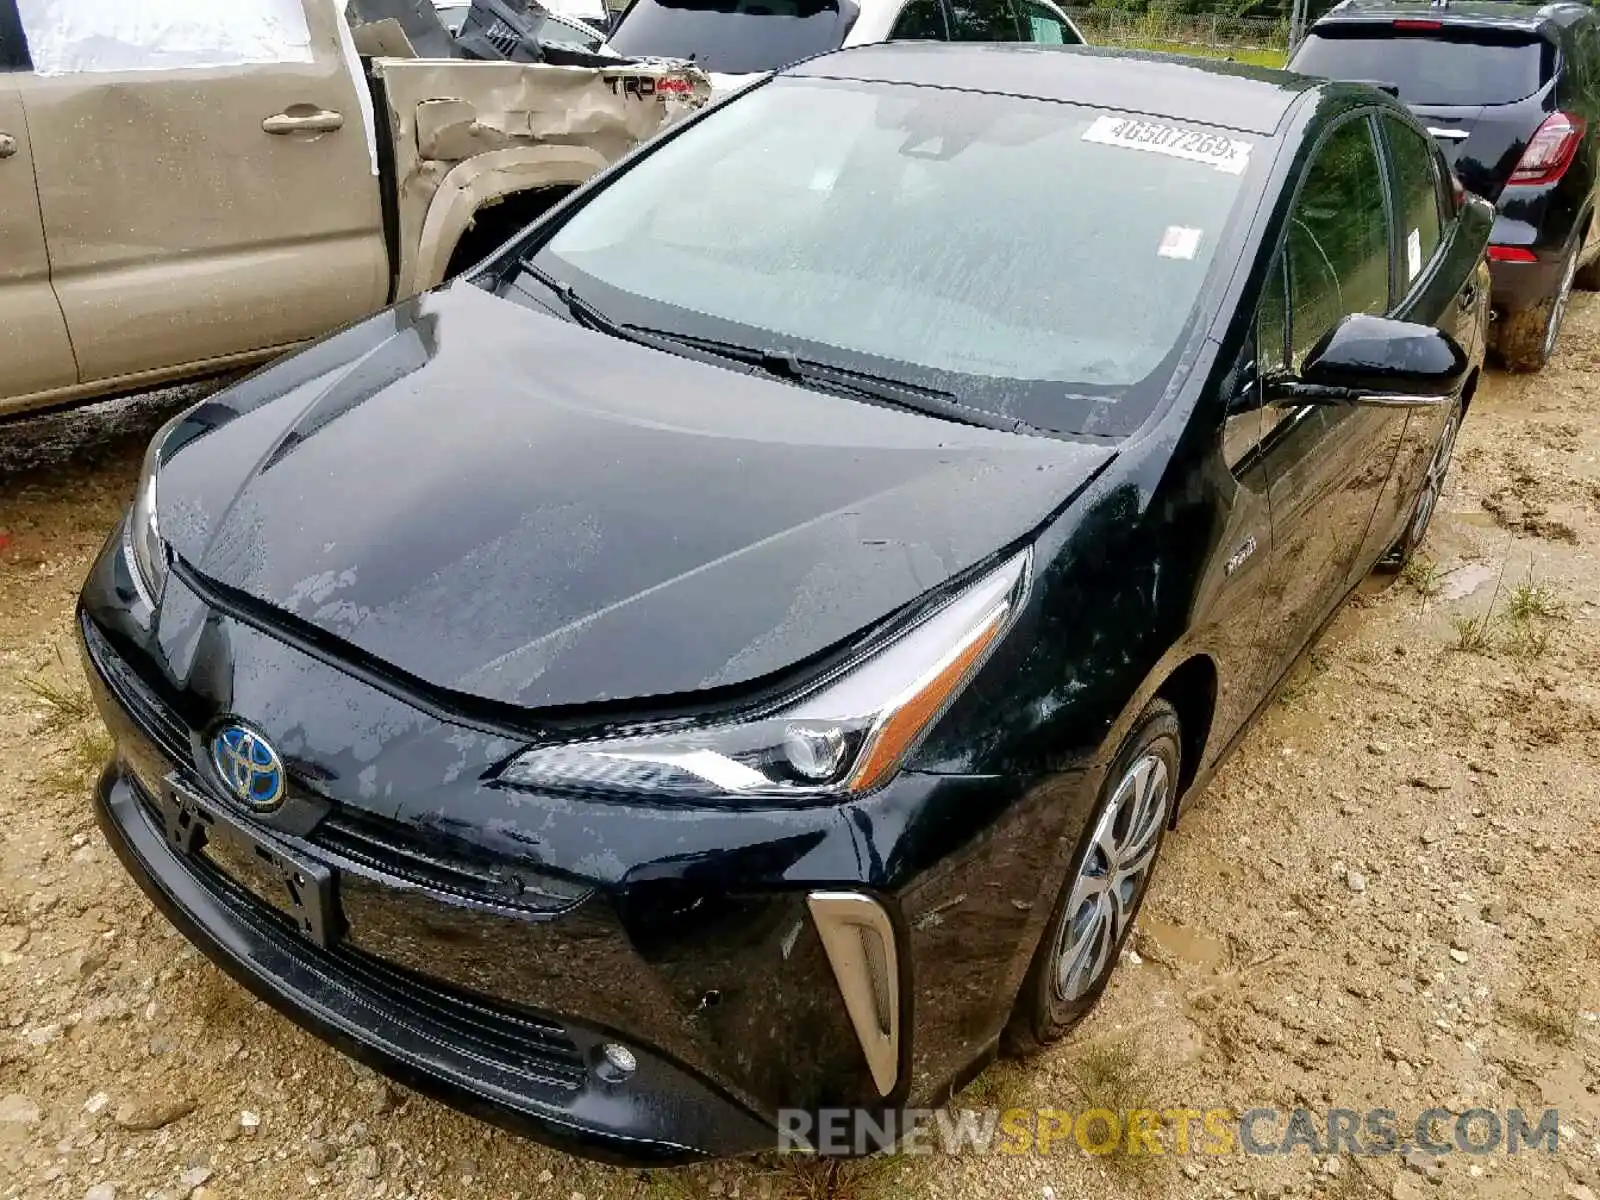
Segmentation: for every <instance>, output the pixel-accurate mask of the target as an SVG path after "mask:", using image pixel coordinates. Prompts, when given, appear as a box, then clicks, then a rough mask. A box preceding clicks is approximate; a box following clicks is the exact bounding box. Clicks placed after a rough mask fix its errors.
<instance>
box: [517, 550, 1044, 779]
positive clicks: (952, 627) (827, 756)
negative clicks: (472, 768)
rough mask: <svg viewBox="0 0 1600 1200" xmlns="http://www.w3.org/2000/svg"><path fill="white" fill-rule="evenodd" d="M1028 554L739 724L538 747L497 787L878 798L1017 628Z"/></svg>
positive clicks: (1029, 562) (518, 760) (679, 729)
mask: <svg viewBox="0 0 1600 1200" xmlns="http://www.w3.org/2000/svg"><path fill="white" fill-rule="evenodd" d="M1031 564H1032V552H1031V551H1026V550H1025V551H1023V552H1022V553H1021V554H1018V555H1016V556H1015V557H1014V558H1011V559H1010V560H1008V561H1007V562H1006V563H1005V564H1004V565H1003V566H1001V567H1000V568H998V569H997V570H995V571H993V572H991V573H990V574H988V575H986V576H984V577H983V578H982V579H980V580H978V582H976V583H974V584H972V585H971V586H970V587H968V588H966V589H964V590H963V591H961V592H960V593H958V594H957V595H956V596H955V597H954V598H953V599H951V600H950V601H949V602H948V603H946V604H944V605H942V606H941V607H939V608H938V609H937V610H935V611H934V612H933V613H932V614H930V615H929V616H927V617H926V618H924V619H923V620H921V621H919V622H918V623H917V624H916V625H914V626H913V627H912V628H911V629H909V630H907V631H906V632H905V633H903V634H901V635H900V636H899V637H897V638H896V639H895V640H893V641H892V642H890V643H889V644H888V645H886V646H883V647H882V648H880V649H878V650H877V651H876V652H875V653H873V654H872V655H871V656H870V657H868V658H866V659H864V660H862V661H859V662H856V663H853V664H850V665H848V666H846V667H845V668H843V669H842V670H841V671H840V672H838V673H837V674H835V675H833V676H831V677H829V678H827V679H824V680H823V681H822V682H821V683H820V684H818V685H817V686H816V687H814V688H813V689H812V690H811V691H809V692H807V693H806V694H804V695H802V696H800V697H798V698H796V699H793V700H790V701H788V702H786V703H784V704H783V705H781V706H779V707H777V708H775V709H774V710H773V711H771V712H770V713H762V714H757V715H755V716H754V717H752V718H750V719H748V720H745V721H740V722H737V723H719V724H710V725H699V726H692V727H686V728H677V729H673V730H671V731H669V732H660V733H651V734H645V735H639V736H629V737H616V738H606V739H600V740H595V741H582V742H567V743H563V744H560V745H548V746H536V747H533V748H532V749H529V750H527V751H525V752H524V753H522V754H520V755H519V756H518V757H516V758H515V759H513V760H512V761H511V763H510V764H509V765H507V767H506V768H505V769H504V770H503V771H502V772H501V773H500V776H499V778H500V780H501V781H502V782H505V783H510V784H515V785H518V786H521V787H528V788H538V789H540V790H542V791H567V792H581V793H609V794H613V795H618V796H625V797H631V796H638V797H645V796H649V797H655V798H660V799H668V800H697V799H717V798H723V799H732V798H739V797H751V798H770V799H778V800H804V799H809V798H819V797H830V796H831V797H840V798H843V797H848V796H852V795H859V794H861V793H864V792H868V791H871V790H872V789H873V788H876V787H878V786H879V785H881V784H883V783H885V782H886V781H887V780H888V779H889V778H891V777H892V776H893V775H894V773H895V772H896V771H897V770H898V769H899V767H900V764H901V763H902V762H904V761H905V758H906V756H907V755H908V754H909V753H910V752H911V751H912V750H913V749H914V748H915V747H916V745H917V743H918V742H919V741H921V739H922V736H923V734H925V733H926V732H927V731H928V729H929V728H930V727H931V726H932V725H933V723H934V722H935V721H936V720H938V718H939V717H940V716H941V715H942V714H943V713H944V711H945V710H946V709H947V708H948V707H949V706H950V703H951V701H952V700H954V699H955V698H956V696H958V695H959V694H960V692H961V690H962V688H963V687H965V686H966V684H967V681H968V680H970V679H971V678H972V676H973V675H974V673H976V671H977V670H978V668H979V667H980V666H982V665H983V662H984V660H985V659H986V658H987V657H988V656H989V653H990V651H991V650H993V649H994V647H995V645H996V644H998V642H999V641H1000V638H1001V636H1002V635H1003V634H1004V633H1005V632H1006V630H1007V629H1009V628H1010V627H1011V624H1012V622H1013V621H1014V620H1015V618H1016V614H1017V611H1018V610H1019V608H1020V607H1021V603H1022V600H1023V597H1024V595H1025V594H1026V591H1027V587H1028V577H1029V572H1030V568H1031Z"/></svg>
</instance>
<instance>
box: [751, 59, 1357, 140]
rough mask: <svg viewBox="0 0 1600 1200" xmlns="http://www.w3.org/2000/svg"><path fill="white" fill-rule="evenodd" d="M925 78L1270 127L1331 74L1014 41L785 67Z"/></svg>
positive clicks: (809, 72) (1247, 127)
mask: <svg viewBox="0 0 1600 1200" xmlns="http://www.w3.org/2000/svg"><path fill="white" fill-rule="evenodd" d="M779 74H782V75H792V76H800V77H811V78H821V79H853V80H860V81H863V82H875V83H907V84H921V85H923V86H926V87H945V88H955V89H960V90H963V91H978V92H992V93H996V94H1001V95H1011V96H1025V97H1029V98H1032V99H1037V100H1056V101H1061V102H1063V103H1068V104H1086V105H1091V106H1094V107H1097V108H1111V109H1120V110H1121V111H1123V112H1139V113H1145V114H1148V115H1150V116H1159V117H1173V118H1179V119H1182V120H1185V121H1191V122H1197V123H1199V124H1202V125H1220V126H1225V127H1227V128H1230V129H1236V130H1239V131H1241V132H1244V133H1256V134H1272V133H1274V132H1276V131H1277V128H1278V125H1279V123H1280V122H1281V121H1282V119H1283V115H1284V113H1286V112H1287V111H1288V110H1289V107H1290V106H1291V105H1292V104H1293V103H1294V102H1295V100H1296V98H1297V97H1298V96H1299V95H1300V94H1301V93H1302V92H1305V91H1308V90H1311V89H1315V88H1323V87H1327V86H1329V85H1328V84H1327V82H1326V81H1324V80H1318V79H1309V78H1307V77H1305V76H1302V75H1292V74H1290V73H1289V72H1287V71H1274V70H1270V69H1268V68H1266V67H1252V66H1247V65H1244V64H1241V63H1228V62H1220V61H1217V60H1214V59H1200V58H1186V57H1182V56H1179V55H1175V54H1150V53H1145V52H1142V51H1133V50H1114V49H1105V48H1099V47H1087V46H1045V45H1033V44H1027V43H1012V42H887V43H876V44H873V45H870V46H856V47H853V48H851V49H847V50H838V51H835V52H834V53H832V54H823V55H819V56H817V57H816V58H809V59H806V60H805V61H803V62H800V63H796V64H795V65H794V66H792V67H788V68H785V69H784V70H783V71H781V72H779Z"/></svg>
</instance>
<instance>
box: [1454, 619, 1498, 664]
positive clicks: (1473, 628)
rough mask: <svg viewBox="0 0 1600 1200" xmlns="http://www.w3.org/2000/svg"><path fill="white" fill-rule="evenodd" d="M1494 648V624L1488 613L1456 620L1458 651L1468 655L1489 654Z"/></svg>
mask: <svg viewBox="0 0 1600 1200" xmlns="http://www.w3.org/2000/svg"><path fill="white" fill-rule="evenodd" d="M1493 648H1494V624H1493V620H1492V618H1491V617H1490V615H1489V614H1488V613H1485V614H1484V615H1483V616H1481V617H1457V618H1456V649H1457V650H1461V651H1463V652H1465V653H1467V654H1487V653H1489V651H1490V650H1491V649H1493Z"/></svg>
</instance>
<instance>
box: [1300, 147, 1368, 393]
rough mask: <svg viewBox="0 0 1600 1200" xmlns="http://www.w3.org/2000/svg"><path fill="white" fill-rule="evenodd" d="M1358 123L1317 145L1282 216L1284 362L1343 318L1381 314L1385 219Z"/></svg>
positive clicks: (1302, 350)
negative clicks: (1285, 227)
mask: <svg viewBox="0 0 1600 1200" xmlns="http://www.w3.org/2000/svg"><path fill="white" fill-rule="evenodd" d="M1381 171H1382V168H1381V167H1380V165H1379V160H1378V153H1377V148H1376V147H1375V146H1374V145H1373V141H1372V126H1371V123H1370V122H1369V121H1368V120H1367V119H1366V118H1364V117H1360V118H1357V119H1355V120H1351V121H1346V122H1345V123H1344V124H1343V125H1341V126H1339V128H1338V129H1337V130H1335V131H1334V133H1333V134H1332V136H1330V137H1329V138H1328V140H1327V141H1326V142H1324V143H1323V145H1322V146H1321V148H1320V149H1319V150H1318V151H1317V155H1316V158H1315V159H1314V160H1313V161H1312V163H1311V167H1310V169H1309V170H1308V171H1307V172H1306V176H1305V182H1304V184H1303V185H1302V187H1301V189H1300V193H1299V195H1298V196H1297V197H1296V198H1295V203H1294V207H1293V209H1292V210H1291V212H1290V215H1289V232H1288V238H1287V247H1288V255H1289V306H1290V314H1291V315H1290V328H1291V336H1290V356H1291V364H1292V366H1293V367H1294V369H1295V370H1299V369H1300V367H1301V366H1302V365H1303V363H1304V361H1305V356H1306V352H1307V351H1309V350H1310V349H1311V348H1312V347H1313V346H1315V345H1316V344H1317V342H1318V341H1320V340H1321V339H1322V337H1323V335H1324V334H1326V333H1327V332H1328V331H1329V330H1330V329H1332V328H1333V327H1334V326H1335V325H1337V324H1338V323H1339V321H1340V320H1341V319H1343V318H1344V317H1346V316H1348V315H1349V314H1351V313H1383V312H1387V311H1388V310H1389V213H1388V206H1387V205H1386V203H1385V201H1384V195H1383V177H1382V174H1381Z"/></svg>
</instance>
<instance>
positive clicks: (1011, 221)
mask: <svg viewBox="0 0 1600 1200" xmlns="http://www.w3.org/2000/svg"><path fill="white" fill-rule="evenodd" d="M1254 146H1255V143H1254V142H1253V141H1251V140H1249V139H1247V138H1245V137H1242V136H1241V135H1238V134H1236V133H1234V132H1232V131H1228V130H1218V129H1214V128H1211V127H1206V126H1196V125H1186V124H1184V123H1182V122H1180V121H1177V120H1173V121H1156V120H1153V119H1149V118H1142V117H1136V116H1132V115H1129V114H1115V113H1110V114H1108V113H1106V112H1105V111H1104V110H1102V109H1095V108H1088V107H1080V106H1076V105H1070V104H1060V103H1050V102H1045V101H1039V100H1032V99H1027V98H1022V97H1015V96H1006V95H996V94H990V93H981V92H962V91H952V90H950V89H945V88H925V87H917V86H911V85H887V84H875V83H874V84H868V83H857V82H853V81H845V80H821V79H809V78H793V77H780V78H778V79H776V80H774V81H772V82H770V83H767V84H765V85H763V86H762V87H760V88H757V89H753V90H752V91H750V92H747V93H745V94H744V95H742V96H740V97H738V98H736V99H734V100H732V101H729V102H727V103H725V104H724V105H723V106H722V107H720V108H719V109H717V110H716V111H714V112H712V113H710V114H708V115H707V116H706V117H705V118H703V119H702V120H701V121H699V122H697V123H696V124H695V126H694V127H693V128H692V129H690V130H687V131H686V132H685V133H683V134H682V135H680V136H678V137H676V138H674V139H672V140H670V141H668V142H667V143H665V144H664V145H662V146H660V147H659V148H658V149H657V150H656V151H655V152H654V153H651V154H650V155H648V156H647V157H646V158H644V159H643V160H642V161H640V162H639V163H638V164H637V165H636V166H634V167H633V168H632V169H630V170H629V171H627V172H626V173H625V174H623V175H621V176H619V177H618V178H617V179H616V180H615V181H614V182H613V183H611V184H610V185H609V186H607V187H606V188H604V189H602V190H600V191H598V192H596V193H595V194H594V195H593V197H592V199H590V200H589V201H588V203H586V204H585V205H584V206H583V207H581V208H580V209H578V210H577V211H576V212H575V213H574V214H573V215H572V216H571V217H570V218H569V219H568V220H567V221H566V222H565V223H564V224H563V225H562V226H561V228H560V229H559V230H558V231H557V232H556V233H555V234H554V235H553V236H552V237H551V238H550V240H549V241H548V242H547V243H546V244H545V245H544V247H543V248H542V249H541V250H539V251H538V252H537V253H536V256H535V257H534V259H533V265H534V266H535V267H537V268H538V269H540V270H541V271H542V272H543V273H545V274H546V275H547V276H549V277H553V278H555V279H558V280H559V281H562V282H565V283H567V284H569V285H570V286H571V287H572V289H573V290H574V292H575V293H577V294H579V295H581V296H583V297H584V298H586V299H589V300H591V301H592V302H593V303H594V304H595V305H596V306H597V307H599V308H601V309H603V310H604V311H605V312H606V313H607V314H608V315H609V316H611V317H612V318H613V319H615V320H618V321H625V322H628V323H631V324H634V325H637V326H641V327H644V328H647V329H655V330H672V331H678V332H682V333H689V332H692V333H694V334H695V335H697V336H699V337H701V338H710V337H715V338H718V339H720V340H723V341H736V342H738V343H740V344H741V345H744V346H747V347H758V348H764V349H772V350H782V351H786V352H789V353H793V354H795V355H797V356H800V357H804V358H808V359H813V360H821V361H826V362H829V363H832V364H838V365H843V366H847V367H849V368H850V369H854V370H857V371H862V372H868V371H870V372H872V373H874V374H877V375H880V376H881V375H892V376H894V377H895V378H896V379H899V380H905V381H911V382H914V383H916V384H917V385H919V386H923V387H931V388H937V389H939V390H940V391H942V392H945V393H947V394H949V395H950V396H951V397H953V398H954V399H956V400H957V401H958V402H959V403H963V404H970V405H972V406H974V407H978V408H982V409H985V410H987V411H989V412H992V413H998V414H1001V415H1004V416H1008V417H1013V418H1015V419H1018V420H1021V421H1023V422H1025V423H1027V424H1029V425H1034V426H1039V427H1042V428H1046V429H1052V430H1057V431H1061V432H1095V433H1106V434H1110V435H1118V434H1122V433H1127V432H1131V431H1132V430H1133V429H1135V428H1137V427H1138V425H1139V424H1140V423H1141V422H1142V421H1143V419H1144V418H1145V417H1146V416H1147V415H1148V414H1149V411H1150V409H1151V407H1152V406H1153V405H1154V404H1155V403H1156V401H1157V399H1158V398H1159V396H1160V393H1161V391H1162V388H1163V386H1164V384H1165V383H1166V381H1168V380H1169V379H1170V378H1171V376H1172V373H1173V372H1174V371H1175V370H1176V369H1177V366H1176V364H1177V361H1178V359H1179V357H1180V351H1181V349H1182V346H1183V345H1184V344H1185V339H1186V337H1187V336H1188V332H1189V330H1190V328H1191V325H1192V324H1193V322H1194V320H1195V314H1196V312H1197V307H1198V304H1199V300H1200V296H1201V292H1202V288H1203V286H1204V285H1205V284H1206V282H1207V281H1208V279H1209V277H1210V274H1211V269H1212V262H1213V259H1214V257H1215V256H1216V253H1217V250H1218V247H1219V246H1220V245H1221V244H1222V242H1223V241H1224V237H1225V233H1226V228H1227V225H1228V222H1229V220H1230V217H1231V215H1232V213H1233V210H1234V208H1235V206H1236V203H1237V200H1238V197H1239V194H1240V191H1241V178H1242V172H1243V171H1244V170H1245V168H1246V166H1247V164H1248V161H1249V159H1250V156H1251V151H1252V149H1253V148H1254ZM1063 197H1070V198H1071V201H1070V203H1063V200H1062V198H1063Z"/></svg>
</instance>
